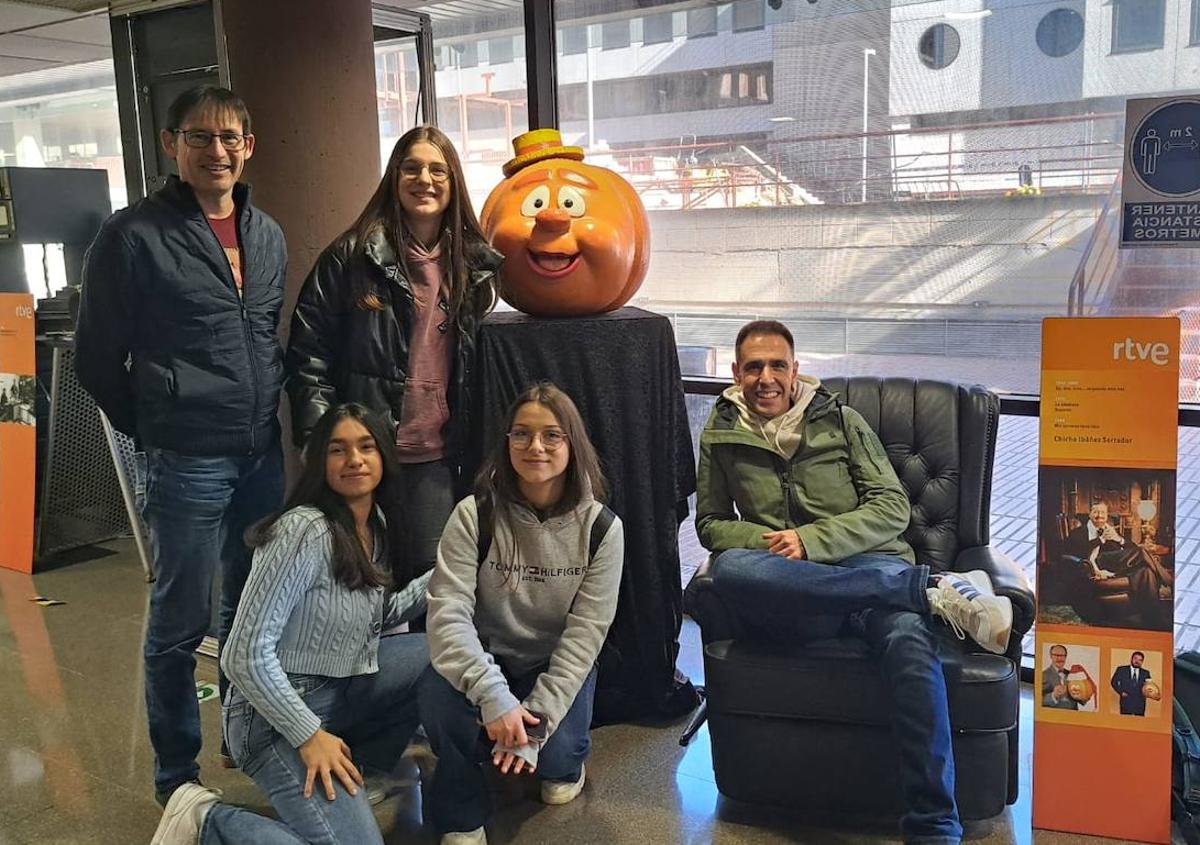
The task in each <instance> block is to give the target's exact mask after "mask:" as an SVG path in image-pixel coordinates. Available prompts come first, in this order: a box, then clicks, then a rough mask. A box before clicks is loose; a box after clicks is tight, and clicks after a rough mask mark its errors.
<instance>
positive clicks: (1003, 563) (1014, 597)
mask: <svg viewBox="0 0 1200 845" xmlns="http://www.w3.org/2000/svg"><path fill="white" fill-rule="evenodd" d="M954 569H955V571H956V572H970V571H972V570H975V569H982V570H983V571H984V572H986V573H987V574H988V577H990V578H991V579H992V588H993V589H994V590H995V591H996V595H998V596H1005V597H1006V598H1007V599H1008V600H1009V601H1011V602H1012V608H1013V628H1012V639H1011V640H1010V641H1009V643H1010V645H1009V651H1010V652H1012V651H1013V648H1014V646H1013V643H1015V648H1016V652H1015V653H1016V654H1017V659H1018V660H1019V659H1020V651H1021V639H1022V638H1023V637H1024V636H1025V634H1026V632H1027V631H1029V629H1030V628H1031V627H1033V620H1034V618H1035V616H1036V614H1037V602H1036V600H1035V599H1034V595H1033V588H1032V587H1030V585H1029V579H1028V578H1026V577H1025V571H1024V570H1023V569H1021V567H1020V566H1018V565H1017V562H1016V561H1015V560H1013V559H1012V558H1010V557H1009V556H1008V555H1006V554H1004V553H1003V552H999V551H997V550H996V549H994V548H992V547H991V546H972V547H970V548H966V549H962V550H961V551H959V553H958V559H957V560H955V561H954Z"/></svg>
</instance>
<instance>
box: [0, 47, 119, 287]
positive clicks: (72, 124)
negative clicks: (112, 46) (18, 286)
mask: <svg viewBox="0 0 1200 845" xmlns="http://www.w3.org/2000/svg"><path fill="white" fill-rule="evenodd" d="M0 167H88V168H96V169H99V170H105V171H107V172H108V190H109V197H110V199H111V201H112V206H113V208H114V209H118V208H124V207H125V205H127V204H128V197H127V191H126V187H125V166H124V163H123V160H122V158H121V128H120V124H119V121H118V117H117V95H116V79H115V77H114V74H113V63H112V61H111V60H108V61H99V62H88V63H84V64H76V65H62V66H56V67H54V68H52V69H50V70H37V71H32V72H29V73H19V74H12V75H9V76H0ZM39 261H40V258H39ZM32 269H33V268H31V270H32ZM36 269H37V274H36V275H37V277H38V278H40V277H41V268H40V266H39V267H38V268H36ZM34 275H35V274H33V273H32V272H31V273H30V278H31V279H32V278H34Z"/></svg>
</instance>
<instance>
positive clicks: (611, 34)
mask: <svg viewBox="0 0 1200 845" xmlns="http://www.w3.org/2000/svg"><path fill="white" fill-rule="evenodd" d="M629 23H630V22H629V21H628V20H623V21H607V22H605V23H604V24H602V25H601V26H600V49H601V50H619V49H621V48H622V47H628V46H629Z"/></svg>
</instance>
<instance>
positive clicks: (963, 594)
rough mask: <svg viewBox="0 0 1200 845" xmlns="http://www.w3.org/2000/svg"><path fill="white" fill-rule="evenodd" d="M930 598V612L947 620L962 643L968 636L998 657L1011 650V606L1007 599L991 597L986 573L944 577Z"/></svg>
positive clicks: (990, 588)
mask: <svg viewBox="0 0 1200 845" xmlns="http://www.w3.org/2000/svg"><path fill="white" fill-rule="evenodd" d="M981 579H982V580H981ZM928 595H929V610H930V612H931V613H933V615H934V616H939V617H941V618H942V619H944V620H946V623H947V624H948V625H949V626H950V627H951V628H952V629H953V630H954V633H955V634H957V635H958V638H959V639H960V640H961V639H966V637H967V636H968V635H969V636H970V637H971V639H973V640H974V641H975V642H977V643H978V644H979V645H980V646H982V647H983V648H985V649H987V650H988V651H990V652H993V653H995V654H1004V652H1005V651H1007V650H1008V639H1009V637H1010V636H1011V635H1012V602H1010V601H1009V600H1008V599H1007V598H1005V597H1004V596H995V595H992V585H991V581H990V579H988V576H987V573H986V572H981V571H980V572H968V573H965V574H963V573H957V572H946V573H943V574H942V577H941V578H940V579H939V580H938V585H937V586H936V587H931V588H930V589H929V592H928Z"/></svg>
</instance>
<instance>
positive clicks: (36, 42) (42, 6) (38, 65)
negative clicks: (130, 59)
mask: <svg viewBox="0 0 1200 845" xmlns="http://www.w3.org/2000/svg"><path fill="white" fill-rule="evenodd" d="M54 5H58V6H62V7H68V6H84V5H89V4H84V3H82V2H80V0H72V1H71V2H68V0H60V2H58V3H52V2H49V0H46V2H42V3H37V4H35V3H30V2H13V0H0V77H5V76H14V75H16V74H21V73H31V72H33V71H45V70H52V69H54V68H58V67H63V66H66V65H77V64H83V63H86V62H95V61H99V60H101V59H111V58H112V46H111V36H110V34H109V26H108V16H107V15H106V14H103V13H99V14H94V15H88V14H85V13H80V12H74V11H70V10H67V9H65V8H64V9H53V8H50V7H51V6H54ZM90 5H91V6H92V7H95V5H96V3H95V0H91V2H90Z"/></svg>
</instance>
